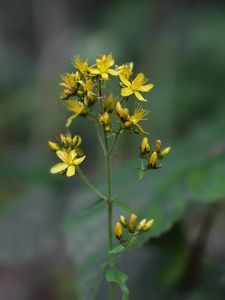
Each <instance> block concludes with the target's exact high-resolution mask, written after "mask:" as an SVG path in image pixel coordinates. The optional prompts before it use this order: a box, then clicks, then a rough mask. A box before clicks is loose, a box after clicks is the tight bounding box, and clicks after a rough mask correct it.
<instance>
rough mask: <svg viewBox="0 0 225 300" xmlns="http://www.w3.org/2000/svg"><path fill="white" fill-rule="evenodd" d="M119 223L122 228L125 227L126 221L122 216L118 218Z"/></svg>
mask: <svg viewBox="0 0 225 300" xmlns="http://www.w3.org/2000/svg"><path fill="white" fill-rule="evenodd" d="M120 223H121V224H122V225H123V226H126V223H127V222H126V219H125V217H124V216H123V215H121V216H120Z"/></svg>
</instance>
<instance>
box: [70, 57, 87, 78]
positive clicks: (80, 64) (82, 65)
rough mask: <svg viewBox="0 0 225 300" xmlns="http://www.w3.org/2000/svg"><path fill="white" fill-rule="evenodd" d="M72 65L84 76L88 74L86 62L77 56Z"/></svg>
mask: <svg viewBox="0 0 225 300" xmlns="http://www.w3.org/2000/svg"><path fill="white" fill-rule="evenodd" d="M73 65H74V67H75V68H77V69H78V70H79V71H80V72H81V73H82V74H84V75H86V74H87V73H88V63H87V61H86V60H83V59H82V58H80V56H77V57H75V58H74V61H73Z"/></svg>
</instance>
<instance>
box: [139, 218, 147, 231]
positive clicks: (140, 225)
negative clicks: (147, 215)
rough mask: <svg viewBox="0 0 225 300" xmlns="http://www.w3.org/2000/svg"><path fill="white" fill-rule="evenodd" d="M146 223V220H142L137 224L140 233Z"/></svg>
mask: <svg viewBox="0 0 225 300" xmlns="http://www.w3.org/2000/svg"><path fill="white" fill-rule="evenodd" d="M146 222H147V219H143V220H142V221H141V222H140V223H139V224H138V230H139V231H142V230H143V229H144V226H145V224H146Z"/></svg>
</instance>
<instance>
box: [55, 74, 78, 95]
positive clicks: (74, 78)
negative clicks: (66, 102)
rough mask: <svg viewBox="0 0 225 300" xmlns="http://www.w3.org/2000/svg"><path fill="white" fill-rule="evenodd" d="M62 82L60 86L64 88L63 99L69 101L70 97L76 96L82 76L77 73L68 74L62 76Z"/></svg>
mask: <svg viewBox="0 0 225 300" xmlns="http://www.w3.org/2000/svg"><path fill="white" fill-rule="evenodd" d="M61 78H62V80H63V82H61V83H60V84H59V85H61V86H62V87H64V91H63V92H62V94H61V97H60V98H61V99H68V98H69V97H70V96H72V95H74V94H75V93H76V91H77V89H78V86H79V81H80V74H79V73H78V72H76V73H67V74H65V75H62V77H61Z"/></svg>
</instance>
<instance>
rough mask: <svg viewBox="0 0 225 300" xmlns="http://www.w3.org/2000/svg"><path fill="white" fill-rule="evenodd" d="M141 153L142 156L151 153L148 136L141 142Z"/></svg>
mask: <svg viewBox="0 0 225 300" xmlns="http://www.w3.org/2000/svg"><path fill="white" fill-rule="evenodd" d="M140 152H141V156H143V155H145V154H146V153H150V146H149V143H148V138H147V137H146V136H145V137H144V138H143V139H142V141H141V145H140Z"/></svg>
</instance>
